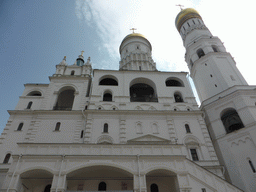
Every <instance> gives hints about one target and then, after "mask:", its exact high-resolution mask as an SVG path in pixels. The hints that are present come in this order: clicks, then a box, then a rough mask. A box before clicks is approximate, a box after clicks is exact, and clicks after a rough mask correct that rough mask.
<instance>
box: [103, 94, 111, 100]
mask: <svg viewBox="0 0 256 192" xmlns="http://www.w3.org/2000/svg"><path fill="white" fill-rule="evenodd" d="M103 101H112V95H111V94H110V93H105V94H104V95H103Z"/></svg>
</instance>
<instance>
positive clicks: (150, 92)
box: [130, 83, 158, 102]
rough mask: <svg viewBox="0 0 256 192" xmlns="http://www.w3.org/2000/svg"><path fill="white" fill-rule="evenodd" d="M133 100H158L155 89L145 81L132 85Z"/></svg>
mask: <svg viewBox="0 0 256 192" xmlns="http://www.w3.org/2000/svg"><path fill="white" fill-rule="evenodd" d="M130 100H131V102H158V99H157V97H156V96H155V91H154V89H153V88H152V87H151V86H149V85H147V84H144V83H137V84H134V85H132V86H131V87H130Z"/></svg>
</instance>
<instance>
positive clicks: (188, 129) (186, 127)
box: [185, 124, 191, 133]
mask: <svg viewBox="0 0 256 192" xmlns="http://www.w3.org/2000/svg"><path fill="white" fill-rule="evenodd" d="M185 129H186V132H187V133H191V131H190V127H189V125H188V124H185Z"/></svg>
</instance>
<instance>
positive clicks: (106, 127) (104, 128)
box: [103, 123, 108, 133]
mask: <svg viewBox="0 0 256 192" xmlns="http://www.w3.org/2000/svg"><path fill="white" fill-rule="evenodd" d="M103 133H108V124H107V123H105V124H104V126H103Z"/></svg>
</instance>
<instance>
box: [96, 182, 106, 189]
mask: <svg viewBox="0 0 256 192" xmlns="http://www.w3.org/2000/svg"><path fill="white" fill-rule="evenodd" d="M106 190H107V184H106V183H105V182H100V184H99V187H98V191H106Z"/></svg>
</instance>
